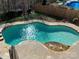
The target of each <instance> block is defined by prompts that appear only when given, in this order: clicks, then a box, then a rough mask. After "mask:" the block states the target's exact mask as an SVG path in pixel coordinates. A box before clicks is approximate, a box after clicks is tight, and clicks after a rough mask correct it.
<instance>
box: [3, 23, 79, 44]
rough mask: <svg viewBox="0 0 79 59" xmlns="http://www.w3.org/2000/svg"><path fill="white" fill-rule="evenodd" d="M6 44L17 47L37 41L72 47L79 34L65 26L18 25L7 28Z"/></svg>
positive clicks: (78, 38)
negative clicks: (28, 41)
mask: <svg viewBox="0 0 79 59" xmlns="http://www.w3.org/2000/svg"><path fill="white" fill-rule="evenodd" d="M2 35H3V37H4V39H5V42H6V43H7V44H10V45H17V44H18V43H20V42H22V41H24V40H36V41H39V42H41V43H46V42H51V41H52V42H53V41H54V42H59V43H63V44H66V45H72V44H73V43H74V42H76V41H78V40H79V33H78V32H77V31H76V30H74V29H72V28H70V27H67V26H63V25H51V26H50V25H46V24H44V23H40V22H32V23H28V24H18V25H13V26H10V27H8V28H5V29H4V30H3V31H2Z"/></svg>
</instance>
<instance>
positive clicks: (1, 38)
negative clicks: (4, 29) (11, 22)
mask: <svg viewBox="0 0 79 59" xmlns="http://www.w3.org/2000/svg"><path fill="white" fill-rule="evenodd" d="M2 40H3V36H2V34H1V33H0V41H2Z"/></svg>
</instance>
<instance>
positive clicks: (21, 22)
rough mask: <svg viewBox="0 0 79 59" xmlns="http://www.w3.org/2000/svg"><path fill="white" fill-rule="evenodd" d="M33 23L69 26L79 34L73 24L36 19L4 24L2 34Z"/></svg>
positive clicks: (77, 28) (78, 30) (78, 29)
mask: <svg viewBox="0 0 79 59" xmlns="http://www.w3.org/2000/svg"><path fill="white" fill-rule="evenodd" d="M32 22H40V23H44V24H46V25H49V26H53V25H54V26H56V25H57V26H63V25H64V26H67V27H69V28H72V29H73V30H75V31H76V32H79V27H78V26H76V25H74V24H71V23H68V22H50V21H46V20H39V19H34V20H28V21H17V22H12V23H6V24H3V27H2V28H1V33H2V31H3V30H4V29H6V28H7V27H10V26H13V25H19V24H28V23H32ZM74 44H76V43H74ZM74 44H73V45H74Z"/></svg>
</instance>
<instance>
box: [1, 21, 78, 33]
mask: <svg viewBox="0 0 79 59" xmlns="http://www.w3.org/2000/svg"><path fill="white" fill-rule="evenodd" d="M32 22H40V23H44V24H46V25H49V26H53V25H64V26H67V27H70V28H72V29H74V30H76V31H77V32H79V27H78V26H76V25H74V24H72V23H67V22H50V21H46V20H38V19H35V20H28V21H18V22H13V23H6V24H4V25H3V27H2V29H1V31H0V32H2V31H3V30H4V29H6V28H7V27H10V26H13V25H19V24H28V23H32Z"/></svg>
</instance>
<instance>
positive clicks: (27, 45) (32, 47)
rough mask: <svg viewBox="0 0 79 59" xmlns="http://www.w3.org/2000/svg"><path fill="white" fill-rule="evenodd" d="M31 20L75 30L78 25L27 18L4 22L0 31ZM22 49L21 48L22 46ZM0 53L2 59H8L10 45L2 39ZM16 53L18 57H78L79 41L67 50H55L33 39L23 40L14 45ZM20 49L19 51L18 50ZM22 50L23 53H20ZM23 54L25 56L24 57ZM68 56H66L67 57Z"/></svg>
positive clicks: (41, 58) (55, 58)
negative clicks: (21, 42) (25, 19)
mask: <svg viewBox="0 0 79 59" xmlns="http://www.w3.org/2000/svg"><path fill="white" fill-rule="evenodd" d="M32 22H41V23H45V24H47V25H64V26H68V27H70V28H72V29H74V30H76V31H77V32H79V27H78V26H76V25H74V24H71V23H64V22H48V21H45V20H37V19H36V20H28V21H18V22H13V23H6V24H3V25H1V26H0V32H2V30H4V29H5V28H7V27H9V26H12V25H17V24H28V23H32ZM22 47H23V48H24V49H23V48H22ZM0 48H1V49H0V55H1V57H4V56H5V58H3V59H9V58H10V57H9V48H10V46H8V45H6V44H5V43H4V41H1V42H0ZM15 48H16V50H17V53H18V55H19V57H20V59H79V56H78V54H79V51H78V50H79V43H77V42H76V43H74V44H73V46H71V47H70V48H69V49H68V50H67V51H64V52H56V51H51V50H49V49H48V48H46V47H45V46H44V45H43V44H41V43H39V42H34V41H25V42H24V43H23V44H21V45H20V44H19V45H17V46H15ZM19 51H21V52H19ZM22 52H23V53H22ZM24 56H25V57H24ZM67 57H68V58H67Z"/></svg>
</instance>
